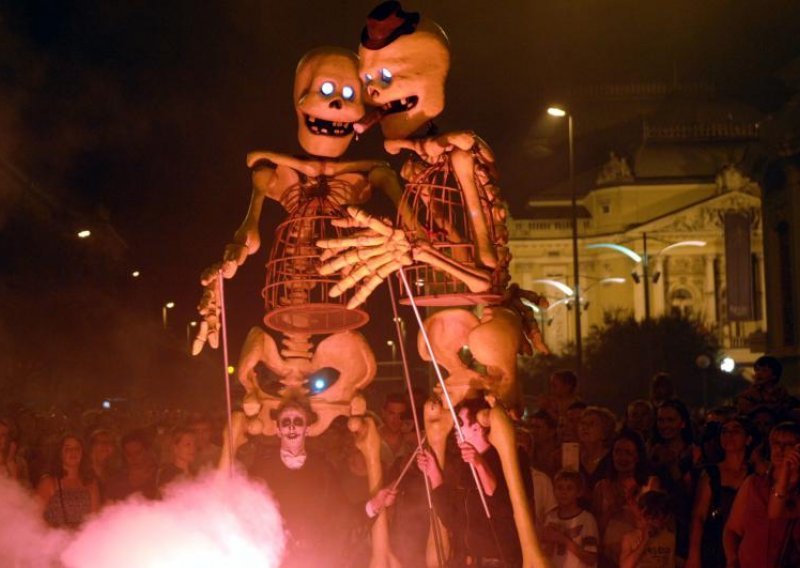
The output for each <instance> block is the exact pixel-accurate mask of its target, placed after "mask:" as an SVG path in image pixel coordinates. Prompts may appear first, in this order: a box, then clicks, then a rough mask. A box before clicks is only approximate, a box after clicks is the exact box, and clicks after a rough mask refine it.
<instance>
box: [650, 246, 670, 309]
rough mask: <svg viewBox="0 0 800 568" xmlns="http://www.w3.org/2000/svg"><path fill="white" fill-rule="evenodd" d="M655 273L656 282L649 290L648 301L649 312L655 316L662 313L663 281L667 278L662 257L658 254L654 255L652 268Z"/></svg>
mask: <svg viewBox="0 0 800 568" xmlns="http://www.w3.org/2000/svg"><path fill="white" fill-rule="evenodd" d="M656 274H658V275H659V277H658V282H655V283H654V284H653V287H652V289H651V290H650V301H651V302H652V305H651V306H650V308H651V309H650V313H651V315H652V316H653V317H655V318H657V317H660V316H663V315H664V301H665V297H664V281H665V280H666V278H667V276H666V274H664V257H663V256H660V255H659V256H656V265H655V270H653V276H655V275H656Z"/></svg>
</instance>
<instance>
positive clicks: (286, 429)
mask: <svg viewBox="0 0 800 568" xmlns="http://www.w3.org/2000/svg"><path fill="white" fill-rule="evenodd" d="M306 434H308V419H307V417H306V413H305V412H303V411H302V410H299V409H297V408H291V407H290V408H287V409H286V410H284V411H283V412H281V415H280V416H279V417H278V437H279V438H280V439H281V447H282V448H284V449H288V450H291V451H295V452H296V451H298V450H302V449H303V448H304V447H305V443H306Z"/></svg>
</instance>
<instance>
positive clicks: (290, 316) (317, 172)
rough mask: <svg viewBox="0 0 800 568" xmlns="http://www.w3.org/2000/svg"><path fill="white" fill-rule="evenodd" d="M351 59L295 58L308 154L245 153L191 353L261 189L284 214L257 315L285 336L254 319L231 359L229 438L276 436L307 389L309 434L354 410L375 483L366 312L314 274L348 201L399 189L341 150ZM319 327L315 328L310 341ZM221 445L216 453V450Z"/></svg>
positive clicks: (242, 242) (242, 251) (246, 243)
mask: <svg viewBox="0 0 800 568" xmlns="http://www.w3.org/2000/svg"><path fill="white" fill-rule="evenodd" d="M357 65H358V64H357V58H356V56H355V54H354V53H352V52H350V51H347V50H343V49H338V48H320V49H316V50H314V51H312V52H310V53H308V54H306V55H305V56H304V57H303V59H302V60H301V61H300V63H299V64H298V67H297V72H296V75H295V84H294V103H295V109H296V113H297V123H298V130H297V135H298V139H299V142H300V144H301V146H302V147H303V149H304V150H305V151H306V152H307V153H308V154H309V156H308V157H304V158H298V157H292V156H287V155H283V154H277V153H273V152H253V153H251V154H249V155H248V156H247V165H248V167H250V168H251V170H252V186H253V189H252V196H251V201H250V207H249V209H248V212H247V216H246V217H245V219H244V221H243V222H242V225H241V226H240V227H239V229H238V230H237V231H236V233H235V235H234V238H233V242H232V243H231V244H229V245H228V246H227V247H226V248H225V252H224V255H223V260H222V262H219V263H216V264H214V265H212V266H211V267H209V268H208V269H207V270H206V271H205V272H204V273H203V275H202V277H201V281H202V284H203V285H204V286H205V291H204V294H203V298H202V300H201V302H200V306H199V308H198V309H199V311H200V313H201V314H202V316H203V322H202V324H201V327H200V332H199V334H198V337H197V339H196V340H195V342H194V346H193V352H194V353H195V354H197V353H199V352H200V350H202V348H203V345H204V344H205V343H206V342H208V343H209V344H210V345H211V346H212V347H217V345H218V343H219V331H220V329H219V327H220V297H219V294H220V291H221V281H220V280H219V275H220V274H221V275H222V276H223V277H224V278H232V277H233V276H234V275H235V273H236V271H237V269H238V267H239V266H241V265H242V264H243V263H244V261H245V260H246V259H247V257H248V256H249V255H252V254H254V253H255V252H256V251H257V250H258V249H259V247H260V244H261V239H260V236H259V227H258V225H259V220H260V217H261V210H262V207H263V204H264V200H265V199H266V198H269V199H273V200H275V201H278V202H279V203H280V204H281V205H282V206H283V207H284V208H285V209H286V211H287V213H288V216H287V218H286V219H285V220H284V221H282V222H281V223H280V224H279V225H278V228H277V229H276V232H275V237H274V240H273V245H272V249H271V251H270V256H269V260H268V262H267V277H266V285H265V288H264V290H263V296H264V298H265V305H266V314H265V316H264V323H265V324H266V325H267V326H268V327H270V328H271V329H273V330H275V331H278V332H280V333H281V334H282V335H283V340H282V346H281V347H279V346H278V345H277V343H276V341H275V340H274V339H273V338H272V336H271V335H269V334H268V333H266V332H265V331H264V330H262V329H261V328H260V327H254V328H252V329H251V330H250V332H249V334H248V336H247V339H246V341H245V344H244V347H243V348H242V352H241V355H240V358H239V363H238V365H237V374H238V379H239V381H240V382H241V383H242V385H244V387H245V390H246V396H245V399H244V401H243V404H242V407H243V410H244V414H242V413H236V414H235V416H234V417H233V424H234V427H233V432H232V433H231V437H232V439H233V440H237V441H241V440H242V439H243V437H244V431H245V430H246V431H247V433H249V434H251V435H259V434H263V435H274V434H275V433H276V427H275V422H274V421H273V420H272V419H271V418H270V411H271V410H273V409H275V408H277V407H278V405H279V403H280V401H281V400H282V398H285V397H293V396H301V397H308V399H309V401H310V404H311V407H312V408H313V410H314V412H315V413H316V414H317V415H318V420H317V421H316V422H315V423H314V424H313V425H312V426H311V427H310V428H309V435H312V436H313V435H319V434H321V433H322V432H323V431H325V429H326V428H327V427H328V426H329V425H330V423H331V422H332V420H333V419H334V418H336V417H337V416H342V415H344V416H350V417H351V418H350V421H349V426H350V429H351V430H352V431H353V432H354V433H355V436H356V445H357V446H358V447H359V449H360V450H361V452H362V453H363V454H364V457H365V458H366V463H367V469H368V481H369V485H370V491H371V492H373V493H374V492H375V491H377V490H378V489H379V488H380V486H381V466H380V438H379V436H378V433H377V430H376V427H375V424H374V422H373V421H372V420H371V419H368V418H365V417H364V415H365V412H366V403H365V401H364V398H363V396H362V395H361V394H360V391H361V390H362V389H363V388H364V387H366V386H367V385H368V384H369V383H370V382H371V381H372V380H373V378H374V376H375V372H376V363H375V357H374V355H373V353H372V351H371V349H370V347H369V345H368V344H367V342H366V340H365V339H364V337H363V336H362V335H361V334H360V333H358V332H356V331H354V329H355V328H358V327H360V326H361V325H363V324H364V323H366V321H367V320H368V315H367V314H366V312H364V311H362V310H360V309H357V308H350V307H349V306H347V302H348V301H349V300H350V295H349V294H345V296H340V297H339V298H337V299H331V298H330V297H329V291H330V290H331V289H332V287H333V286H334V285H335V284H336V283H337V282H338V278H331V277H324V276H321V275H320V274H319V271H318V268H319V264H320V261H319V257H320V253H321V252H322V251H321V250H320V249H319V248H317V246H316V244H315V243H316V241H317V240H319V239H325V238H335V237H343V236H346V235H347V234H349V233H351V232H352V231H350V230H348V229H341V228H339V227H336V226H334V225H333V224H332V221H333V220H335V219H342V218H346V217H347V213H346V210H345V207H346V206H352V205H359V204H362V203H364V202H365V201H366V200H367V199H368V198H369V196H370V195H371V191H372V189H373V188H374V187H379V188H381V189H383V190H385V191H387V192H388V193H390V194H392V193H393V192H394V194H395V196H396V197H399V194H400V191H401V188H400V185H399V182H398V180H397V177H396V175H395V174H394V172H392V171H391V170H390V169H389V168H388V166H387V165H386V164H385V163H384V162H377V161H357V162H346V161H339V160H337V158H339V157H340V156H342V155H343V154H344V152H345V151H346V150H347V148H348V146H349V145H350V142H351V141H352V139H353V136H354V132H353V123H354V122H355V121H357V120H358V119H360V118H362V116H363V115H364V105H363V101H362V94H361V93H362V89H361V85H360V82H359V79H358V67H357ZM314 336H322V339H321V340H320V341H318V342H316V348H314V344H315V341H314V340H313V337H314ZM320 371H322V372H324V373H326V375H325V376H326V379H327V380H328V381H330V382H331V384H330V385H329V386H328V388H327V389H326V390H324V391H323V392H321V393H319V394H311V393H310V390H311V389H310V388H309V384H308V383H309V378H310V377H312V376H315V374H317V373H319V372H320ZM337 375H338V377H337ZM317 376H318V375H317ZM225 442H226V444H227V443H228V440H227V439H226V441H225ZM235 445H236V444H235V443H234V446H235ZM227 455H228V453H227V451H225V452H223V460H226V457H227ZM386 522H387V521H386V519H385V515H383V514H382V515H381V516H380V517H379V519H378V520H377V521H376V522H375V524H374V525H373V529H372V533H373V539H372V541H373V555H372V564H371V566H375V567H381V568H383V567H388V566H391V565H393V564H394V560H393V557H392V555H391V553H390V552H389V549H388V531H387V524H386Z"/></svg>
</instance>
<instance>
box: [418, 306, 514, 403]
mask: <svg viewBox="0 0 800 568" xmlns="http://www.w3.org/2000/svg"><path fill="white" fill-rule="evenodd" d="M424 325H425V331H426V332H427V334H428V337H429V339H430V343H431V347H432V349H433V354H434V355H435V357H436V361H437V362H438V363H439V365H440V366H441V367H444V368H445V369H446V370H447V375H448V376H447V378H446V379H445V385H446V387H447V391H448V394H449V395H450V397H451V399H452V400H453V404H458V402H460V401H461V400H463V399H464V398H467V397H470V396H473V395H475V394H476V392H475V391H477V390H485V391H488V392H489V393H490V394H492V395H494V396H495V397H497V398H498V399H500V400H502V401H503V402H504V403H505V404H507V405H511V404H514V403H516V402H517V401H518V399H519V386H518V384H517V353H518V351H519V348H520V342H521V341H522V323H521V321H520V319H519V316H518V315H517V314H516V313H515V312H513V311H511V310H508V309H506V308H501V307H484V308H483V313H482V315H481V317H480V318H478V317H477V316H476V315H475V314H474V313H472V312H471V311H468V310H464V309H459V308H450V309H446V310H442V311H439V312H436V313H435V314H433V315H432V316H430V317H428V318H427V319H426V320H425V322H424ZM417 348H418V350H419V352H420V356H421V357H422V358H423V359H424V360H426V361H430V360H431V356H430V353H429V352H428V348H427V346H426V345H425V341H424V338H423V337H422V334H421V333H420V335H419V336H418V340H417Z"/></svg>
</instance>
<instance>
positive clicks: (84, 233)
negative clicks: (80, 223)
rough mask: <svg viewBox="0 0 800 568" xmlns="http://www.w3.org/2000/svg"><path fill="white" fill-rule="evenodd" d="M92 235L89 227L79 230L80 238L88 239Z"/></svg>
mask: <svg viewBox="0 0 800 568" xmlns="http://www.w3.org/2000/svg"><path fill="white" fill-rule="evenodd" d="M91 236H92V232H91V231H90V230H89V229H83V230H82V231H78V238H79V239H88V238H89V237H91Z"/></svg>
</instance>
